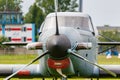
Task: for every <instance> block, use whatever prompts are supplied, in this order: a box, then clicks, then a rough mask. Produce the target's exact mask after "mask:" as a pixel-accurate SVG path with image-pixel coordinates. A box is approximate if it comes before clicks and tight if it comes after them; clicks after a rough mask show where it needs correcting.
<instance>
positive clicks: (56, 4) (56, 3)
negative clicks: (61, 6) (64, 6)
mask: <svg viewBox="0 0 120 80" xmlns="http://www.w3.org/2000/svg"><path fill="white" fill-rule="evenodd" d="M54 3H55V19H56V35H59V28H58V18H57V11H58V0H54Z"/></svg>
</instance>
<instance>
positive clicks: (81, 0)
mask: <svg viewBox="0 0 120 80" xmlns="http://www.w3.org/2000/svg"><path fill="white" fill-rule="evenodd" d="M82 8H83V0H79V12H82V11H83V10H82Z"/></svg>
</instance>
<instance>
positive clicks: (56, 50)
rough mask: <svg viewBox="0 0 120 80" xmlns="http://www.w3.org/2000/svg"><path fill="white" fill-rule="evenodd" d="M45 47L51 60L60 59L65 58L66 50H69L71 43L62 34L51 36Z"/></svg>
mask: <svg viewBox="0 0 120 80" xmlns="http://www.w3.org/2000/svg"><path fill="white" fill-rule="evenodd" d="M46 47H47V50H48V51H49V52H50V57H51V58H54V59H62V58H65V57H66V56H67V54H68V53H67V50H68V49H69V48H71V43H70V40H69V39H68V38H67V36H65V35H63V34H60V35H53V36H51V37H50V38H49V39H48V41H47V44H46Z"/></svg>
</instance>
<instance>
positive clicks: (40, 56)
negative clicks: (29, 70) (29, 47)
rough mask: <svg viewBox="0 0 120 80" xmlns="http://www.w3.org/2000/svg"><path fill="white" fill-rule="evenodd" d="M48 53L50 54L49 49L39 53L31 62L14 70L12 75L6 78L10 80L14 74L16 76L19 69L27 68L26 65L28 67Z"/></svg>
mask: <svg viewBox="0 0 120 80" xmlns="http://www.w3.org/2000/svg"><path fill="white" fill-rule="evenodd" d="M46 54H48V51H45V52H44V53H43V54H42V55H39V56H38V57H36V58H35V59H33V60H32V61H31V62H29V63H28V64H27V65H25V66H24V67H22V68H20V69H19V70H18V71H16V72H14V73H13V74H11V75H10V76H8V77H6V78H5V79H4V80H9V79H10V78H12V77H13V76H15V75H16V74H17V73H18V72H19V71H21V70H23V69H25V68H26V67H28V66H29V65H31V64H32V63H34V62H35V61H37V60H38V59H40V58H42V57H43V56H45V55H46Z"/></svg>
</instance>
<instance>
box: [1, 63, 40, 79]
mask: <svg viewBox="0 0 120 80" xmlns="http://www.w3.org/2000/svg"><path fill="white" fill-rule="evenodd" d="M23 66H25V64H15V65H14V64H13V65H12V64H0V75H1V76H8V75H11V74H13V73H14V72H16V71H17V70H19V69H20V68H21V67H23ZM41 74H42V72H41V71H40V67H39V64H32V65H30V66H28V67H27V68H25V69H23V70H21V71H19V72H18V73H17V74H16V76H20V77H21V76H26V77H30V76H39V77H40V76H42V75H41Z"/></svg>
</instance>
